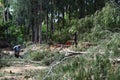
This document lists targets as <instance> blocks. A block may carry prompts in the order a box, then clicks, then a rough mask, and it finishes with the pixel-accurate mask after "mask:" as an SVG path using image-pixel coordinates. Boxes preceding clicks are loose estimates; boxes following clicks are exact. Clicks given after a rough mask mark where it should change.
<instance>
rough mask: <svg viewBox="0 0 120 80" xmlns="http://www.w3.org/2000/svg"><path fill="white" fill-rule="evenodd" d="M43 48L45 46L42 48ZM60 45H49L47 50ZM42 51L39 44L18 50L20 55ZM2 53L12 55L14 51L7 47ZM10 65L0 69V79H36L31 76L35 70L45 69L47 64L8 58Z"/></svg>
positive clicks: (54, 48) (67, 49)
mask: <svg viewBox="0 0 120 80" xmlns="http://www.w3.org/2000/svg"><path fill="white" fill-rule="evenodd" d="M44 49H45V48H44ZM60 49H61V48H60V47H57V48H56V47H50V48H49V50H50V51H53V50H60ZM38 50H39V51H42V50H43V48H42V49H41V47H40V46H36V45H32V46H30V47H27V48H24V50H23V52H20V55H21V56H24V55H25V53H26V52H27V51H38ZM2 51H3V52H4V53H6V54H9V55H10V56H14V51H11V50H9V49H3V50H2ZM61 51H69V48H64V49H62V50H61ZM10 60H11V62H12V65H10V66H9V67H3V68H1V69H0V80H36V79H34V78H33V76H34V75H35V74H36V71H40V70H45V69H47V68H49V66H45V65H41V62H40V61H32V60H27V61H26V59H24V58H23V59H21V58H19V59H18V58H15V57H14V59H10Z"/></svg>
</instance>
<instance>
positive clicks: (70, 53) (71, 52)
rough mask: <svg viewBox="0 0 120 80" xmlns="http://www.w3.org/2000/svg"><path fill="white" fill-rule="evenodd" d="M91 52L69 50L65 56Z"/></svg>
mask: <svg viewBox="0 0 120 80" xmlns="http://www.w3.org/2000/svg"><path fill="white" fill-rule="evenodd" d="M87 53H89V52H75V51H68V52H67V53H66V54H65V56H73V55H82V54H87Z"/></svg>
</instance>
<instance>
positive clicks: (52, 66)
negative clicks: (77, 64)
mask: <svg viewBox="0 0 120 80" xmlns="http://www.w3.org/2000/svg"><path fill="white" fill-rule="evenodd" d="M68 58H70V57H64V58H63V59H61V60H60V61H58V62H56V63H55V64H53V65H51V67H50V69H49V71H48V72H47V74H46V75H45V77H44V78H43V79H42V80H45V79H46V78H47V77H48V75H49V74H50V73H51V72H52V69H53V68H54V67H55V66H56V65H58V64H60V63H62V62H63V61H64V60H66V59H68Z"/></svg>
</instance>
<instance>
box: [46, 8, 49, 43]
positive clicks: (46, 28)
mask: <svg viewBox="0 0 120 80" xmlns="http://www.w3.org/2000/svg"><path fill="white" fill-rule="evenodd" d="M48 18H49V17H48V9H47V19H46V20H47V28H46V42H48Z"/></svg>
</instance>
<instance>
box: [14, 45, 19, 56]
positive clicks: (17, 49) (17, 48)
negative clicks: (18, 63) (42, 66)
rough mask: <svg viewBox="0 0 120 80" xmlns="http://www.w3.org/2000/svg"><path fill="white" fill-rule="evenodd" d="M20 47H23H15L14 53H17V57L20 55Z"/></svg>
mask: <svg viewBox="0 0 120 80" xmlns="http://www.w3.org/2000/svg"><path fill="white" fill-rule="evenodd" d="M20 49H21V45H16V46H14V47H13V50H14V55H15V57H16V58H19V57H20V55H19V53H20Z"/></svg>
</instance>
